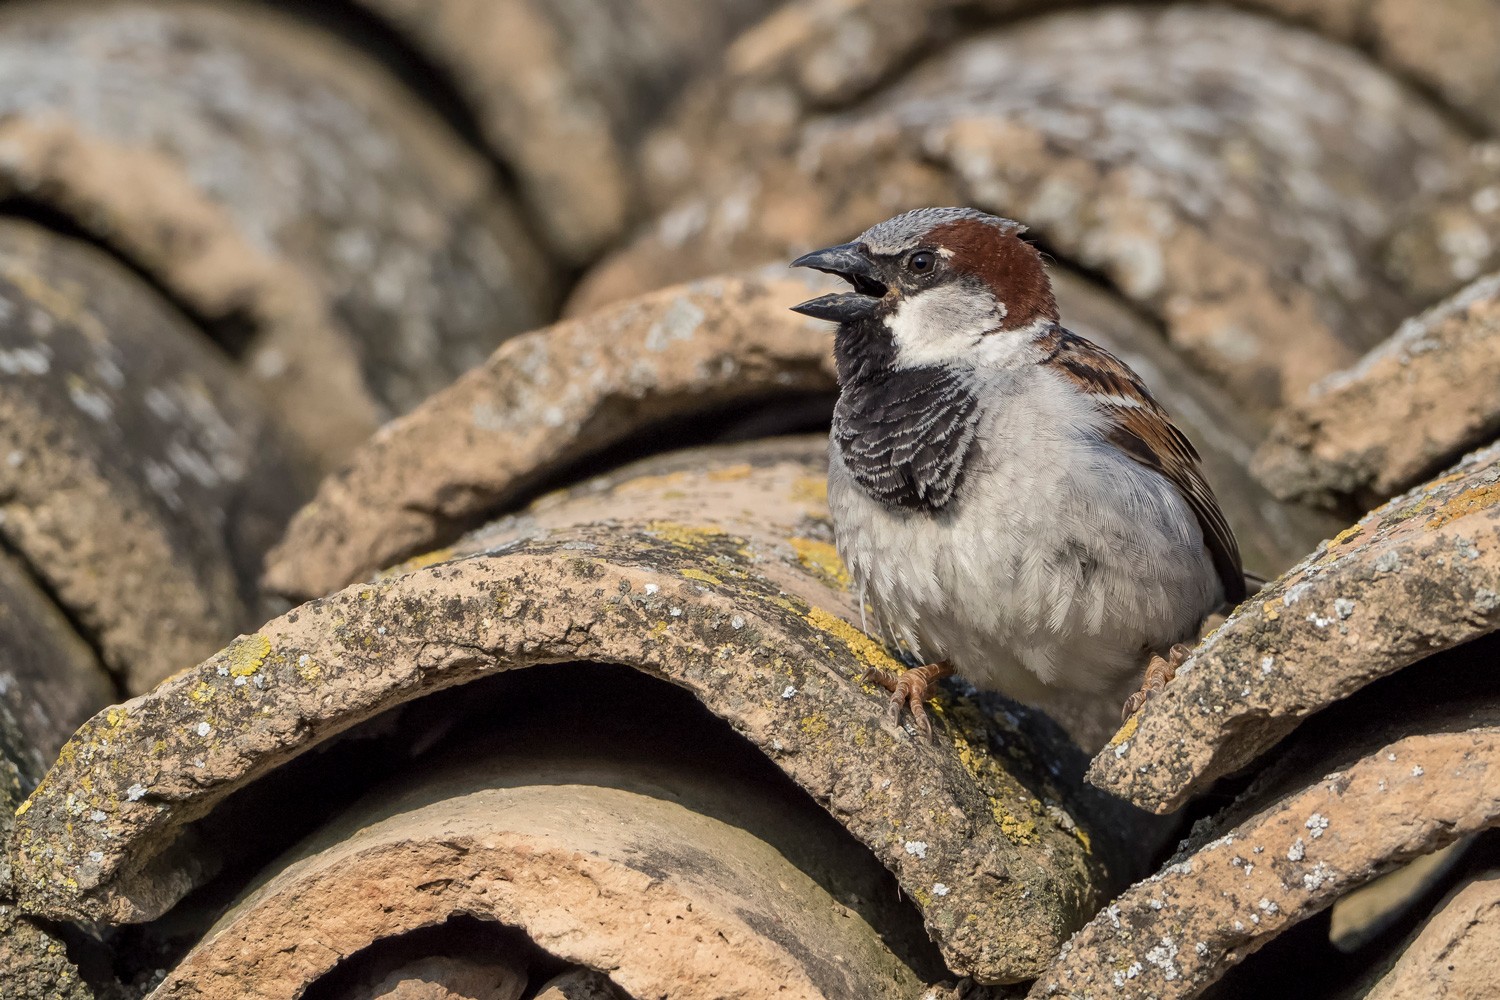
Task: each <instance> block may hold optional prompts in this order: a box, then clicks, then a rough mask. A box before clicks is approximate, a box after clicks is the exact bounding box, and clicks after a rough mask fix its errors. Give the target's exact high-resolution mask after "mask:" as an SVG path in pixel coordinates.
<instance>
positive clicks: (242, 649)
mask: <svg viewBox="0 0 1500 1000" xmlns="http://www.w3.org/2000/svg"><path fill="white" fill-rule="evenodd" d="M227 653H228V654H229V673H230V675H231V676H233V677H249V676H250V675H251V674H253V673H255V672H256V671H257V670H259V669H260V668H261V667H262V666H263V665H264V664H265V662H266V657H267V656H270V655H271V640H270V639H267V638H266V637H265V636H263V635H261V634H260V633H259V632H257V633H255V634H254V635H242V636H240V637H239V638H238V639H236V640H234V641H233V642H231V643H230V644H229V649H228V650H227Z"/></svg>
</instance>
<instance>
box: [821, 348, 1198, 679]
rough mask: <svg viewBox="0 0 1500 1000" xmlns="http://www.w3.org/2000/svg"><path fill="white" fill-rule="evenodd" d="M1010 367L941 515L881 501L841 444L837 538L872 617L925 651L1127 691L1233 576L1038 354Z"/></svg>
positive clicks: (971, 669) (834, 485) (973, 673)
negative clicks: (1152, 655)
mask: <svg viewBox="0 0 1500 1000" xmlns="http://www.w3.org/2000/svg"><path fill="white" fill-rule="evenodd" d="M1006 382H1007V384H1006V385H1005V386H1004V388H1003V389H998V390H997V391H993V392H987V393H985V394H984V396H983V398H984V399H985V400H986V404H985V405H986V410H985V412H984V413H983V420H984V421H985V422H986V423H987V427H986V428H985V430H984V431H983V432H982V433H981V434H980V435H979V440H980V441H983V442H985V444H984V446H983V447H982V448H980V449H978V450H977V451H976V452H975V453H973V454H971V455H970V456H969V462H970V464H969V466H968V468H967V470H966V472H965V478H964V481H963V484H962V487H961V489H960V491H959V493H958V495H957V496H956V497H955V498H954V499H953V500H952V501H950V502H949V503H948V504H947V505H946V506H945V507H944V508H943V509H942V510H940V511H939V512H937V513H935V514H934V513H928V512H925V511H921V510H906V509H900V508H889V507H886V506H885V505H882V504H880V503H879V502H877V501H875V500H874V499H872V498H871V497H870V496H869V495H868V494H867V493H866V492H865V491H864V490H863V489H862V488H861V487H860V486H859V484H858V483H856V482H855V481H854V479H853V478H852V476H851V475H850V473H849V471H848V469H847V468H846V467H845V465H844V463H843V461H842V459H841V457H840V455H839V449H838V447H837V445H834V446H833V447H831V448H830V455H829V476H828V501H829V506H830V509H831V511H832V514H833V518H834V525H835V528H836V536H837V542H838V548H839V552H840V554H841V555H842V556H843V558H844V560H845V562H846V563H847V564H848V566H849V569H850V572H851V574H852V576H853V578H854V580H855V584H856V587H857V590H858V594H859V597H860V599H861V602H862V604H864V603H867V604H868V605H869V606H870V607H871V608H872V609H873V612H874V615H875V618H876V621H874V622H872V623H870V624H872V625H875V626H877V628H876V629H874V631H878V632H879V633H880V634H882V635H883V636H884V637H885V638H886V639H887V640H888V641H891V642H893V643H895V644H897V645H900V646H903V647H905V648H906V649H907V651H909V653H910V654H911V655H912V656H914V657H916V658H918V659H920V660H922V661H923V662H935V661H938V660H944V659H946V660H949V661H950V662H951V663H952V665H953V667H954V669H955V670H956V671H957V672H958V673H959V674H960V675H961V676H963V677H964V678H966V679H967V680H969V681H970V682H971V683H973V684H975V685H976V686H978V687H981V688H985V689H989V690H995V691H999V692H1001V693H1002V694H1006V695H1008V696H1010V697H1013V698H1016V699H1017V700H1020V701H1024V702H1030V703H1033V704H1039V705H1041V706H1042V707H1047V705H1048V704H1049V703H1053V702H1055V700H1056V697H1057V696H1058V695H1061V694H1065V693H1068V692H1077V693H1100V694H1103V693H1110V694H1113V693H1116V692H1118V691H1119V690H1122V689H1124V688H1126V687H1129V686H1130V682H1132V681H1133V680H1135V679H1136V678H1138V676H1139V672H1140V671H1141V669H1142V668H1143V667H1144V664H1145V659H1146V655H1147V654H1148V652H1151V651H1156V652H1165V650H1166V649H1167V648H1168V647H1169V646H1170V645H1171V644H1172V643H1174V642H1179V641H1182V640H1183V639H1185V638H1188V637H1190V636H1191V635H1193V634H1194V633H1195V631H1196V629H1197V628H1198V626H1199V624H1200V623H1201V621H1202V620H1203V618H1204V617H1205V616H1206V615H1207V614H1208V613H1209V612H1210V611H1212V610H1213V609H1214V608H1215V607H1216V606H1217V605H1218V604H1219V603H1220V602H1221V600H1222V585H1221V584H1220V583H1219V580H1218V578H1217V576H1216V574H1215V571H1214V568H1213V564H1212V562H1211V560H1210V558H1209V556H1208V553H1207V551H1206V550H1205V548H1204V543H1203V536H1202V533H1201V531H1200V530H1199V528H1198V525H1197V521H1196V520H1195V519H1194V516H1193V514H1192V512H1191V511H1190V510H1189V509H1188V508H1187V505H1186V503H1185V502H1184V501H1183V500H1182V498H1181V497H1180V496H1179V495H1178V493H1177V491H1176V490H1175V489H1174V488H1173V487H1172V486H1171V484H1170V483H1168V482H1167V481H1166V480H1165V479H1164V478H1162V477H1161V476H1160V475H1159V474H1157V473H1155V472H1153V471H1151V470H1150V469H1147V468H1146V467H1144V466H1142V465H1140V464H1138V463H1136V462H1134V461H1132V460H1131V459H1130V458H1128V457H1127V456H1125V455H1124V454H1123V453H1121V452H1120V451H1118V450H1117V449H1114V448H1112V447H1108V446H1106V445H1104V444H1103V443H1101V442H1100V441H1099V440H1098V438H1097V433H1096V428H1097V426H1098V423H1097V421H1096V420H1095V419H1093V417H1092V416H1091V415H1090V414H1088V413H1083V414H1081V413H1080V412H1079V409H1080V401H1079V399H1078V397H1077V395H1076V394H1069V393H1066V392H1063V391H1061V390H1062V388H1063V387H1062V386H1061V385H1059V384H1058V382H1057V380H1056V379H1055V378H1054V377H1053V376H1051V375H1050V374H1047V373H1045V372H1042V371H1039V370H1037V369H1035V368H1033V369H1031V371H1030V372H1028V373H1026V376H1025V378H1024V381H1020V380H1016V379H1013V378H1011V377H1007V378H1006ZM997 400H998V402H996V401H997ZM1106 487H1107V488H1106ZM1064 526H1067V527H1064Z"/></svg>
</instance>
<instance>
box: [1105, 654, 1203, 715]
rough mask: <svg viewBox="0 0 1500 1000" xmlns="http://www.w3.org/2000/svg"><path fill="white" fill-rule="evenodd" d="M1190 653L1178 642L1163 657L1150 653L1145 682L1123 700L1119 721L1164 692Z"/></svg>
mask: <svg viewBox="0 0 1500 1000" xmlns="http://www.w3.org/2000/svg"><path fill="white" fill-rule="evenodd" d="M1191 652H1192V649H1191V648H1190V647H1188V646H1185V645H1183V644H1182V643H1180V642H1179V643H1178V644H1177V645H1175V646H1173V647H1172V648H1171V649H1169V650H1167V655H1166V656H1165V657H1162V656H1161V655H1160V654H1157V653H1152V654H1151V662H1149V663H1147V664H1146V681H1145V683H1144V684H1142V685H1141V689H1140V690H1139V691H1137V692H1136V693H1135V694H1133V695H1131V696H1130V697H1129V698H1126V699H1125V707H1124V708H1123V709H1121V711H1120V721H1121V722H1124V721H1125V720H1126V719H1128V718H1130V717H1131V716H1132V715H1134V714H1135V713H1137V712H1139V711H1140V710H1141V706H1143V705H1145V704H1146V702H1148V701H1150V700H1151V699H1152V698H1155V697H1156V696H1157V695H1159V694H1161V693H1162V691H1164V690H1166V687H1167V685H1168V684H1169V683H1171V681H1172V678H1174V677H1176V676H1177V668H1178V667H1180V666H1182V661H1183V660H1186V659H1187V658H1188V654H1189V653H1191Z"/></svg>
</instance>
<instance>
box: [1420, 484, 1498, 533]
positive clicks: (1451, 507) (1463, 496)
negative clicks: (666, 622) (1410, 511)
mask: <svg viewBox="0 0 1500 1000" xmlns="http://www.w3.org/2000/svg"><path fill="white" fill-rule="evenodd" d="M1497 503H1500V480H1497V481H1495V482H1493V483H1488V484H1486V485H1484V486H1475V487H1473V488H1471V489H1467V490H1464V491H1463V492H1462V493H1460V494H1458V495H1457V496H1455V497H1453V498H1452V499H1450V500H1448V502H1447V503H1444V504H1443V505H1442V506H1441V507H1439V508H1438V509H1437V510H1435V511H1433V512H1432V516H1431V517H1430V518H1428V519H1427V527H1429V528H1441V527H1442V526H1443V525H1445V524H1447V523H1448V522H1449V521H1456V520H1458V519H1459V518H1461V517H1468V516H1469V515H1470V514H1475V513H1478V512H1479V511H1481V510H1484V509H1486V508H1487V507H1493V506H1494V505H1495V504H1497Z"/></svg>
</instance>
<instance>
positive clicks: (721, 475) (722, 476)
mask: <svg viewBox="0 0 1500 1000" xmlns="http://www.w3.org/2000/svg"><path fill="white" fill-rule="evenodd" d="M753 471H755V470H754V469H752V468H751V467H750V463H749V462H741V463H739V464H738V465H726V466H725V467H724V468H722V469H712V470H710V471H709V473H708V478H709V479H710V480H712V481H713V482H716V483H732V482H736V481H738V480H741V479H748V478H749V477H750V473H751V472H753Z"/></svg>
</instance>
